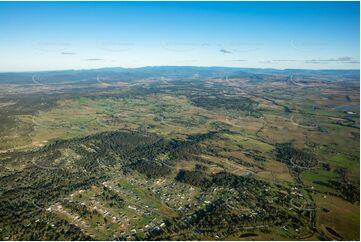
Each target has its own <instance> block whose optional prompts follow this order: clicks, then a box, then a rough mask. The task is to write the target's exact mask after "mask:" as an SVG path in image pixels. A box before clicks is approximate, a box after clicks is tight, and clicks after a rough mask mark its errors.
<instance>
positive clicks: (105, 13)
mask: <svg viewBox="0 0 361 242" xmlns="http://www.w3.org/2000/svg"><path fill="white" fill-rule="evenodd" d="M359 19H360V12H359V2H0V33H1V34H0V53H1V58H0V71H23V70H60V69H83V68H98V67H114V66H121V67H139V66H154V65H194V66H233V67H261V68H281V69H284V68H311V69H359V59H360V56H359V52H360V26H359V23H360V20H359Z"/></svg>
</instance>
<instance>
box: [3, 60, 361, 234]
mask: <svg viewBox="0 0 361 242" xmlns="http://www.w3.org/2000/svg"><path fill="white" fill-rule="evenodd" d="M100 77H101V78H100ZM359 80H360V77H359V71H351V70H350V71H306V70H283V71H276V70H271V69H270V70H268V71H267V70H263V69H262V70H261V69H242V68H221V67H219V68H218V67H209V68H208V67H203V68H201V67H199V68H196V67H172V66H168V67H153V68H151V67H147V68H135V69H121V68H120V69H117V68H109V69H106V68H105V69H102V70H96V69H95V70H89V71H87V70H83V71H64V72H62V71H54V72H35V73H34V72H33V73H26V72H25V73H21V74H15V73H0V123H1V125H0V184H1V186H0V194H1V196H0V218H1V219H0V239H1V240H359V238H360V230H359V227H360V204H359V199H360V156H359V154H360V142H359V139H360V113H359V110H360V99H359V97H360V93H359V90H360V86H359V83H360V82H359Z"/></svg>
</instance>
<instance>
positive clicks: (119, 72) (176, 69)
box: [0, 66, 360, 84]
mask: <svg viewBox="0 0 361 242" xmlns="http://www.w3.org/2000/svg"><path fill="white" fill-rule="evenodd" d="M259 75H260V76H263V75H284V76H291V75H301V76H333V77H347V78H352V79H354V78H358V79H359V77H360V70H309V69H284V70H280V69H271V68H265V69H263V68H235V67H197V66H147V67H139V68H122V67H109V68H99V69H87V70H61V71H35V72H2V73H0V83H9V84H10V83H14V84H22V83H23V84H26V83H32V82H33V78H34V77H35V78H40V79H42V81H43V82H44V83H45V82H46V83H50V82H51V83H58V82H77V81H96V80H97V78H99V77H101V78H104V77H106V78H107V79H111V78H116V79H117V80H118V81H120V80H122V81H132V80H136V79H144V78H161V77H164V78H185V77H187V78H189V77H192V78H200V79H201V78H205V77H227V76H228V77H233V78H235V77H237V78H252V77H256V76H259Z"/></svg>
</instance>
